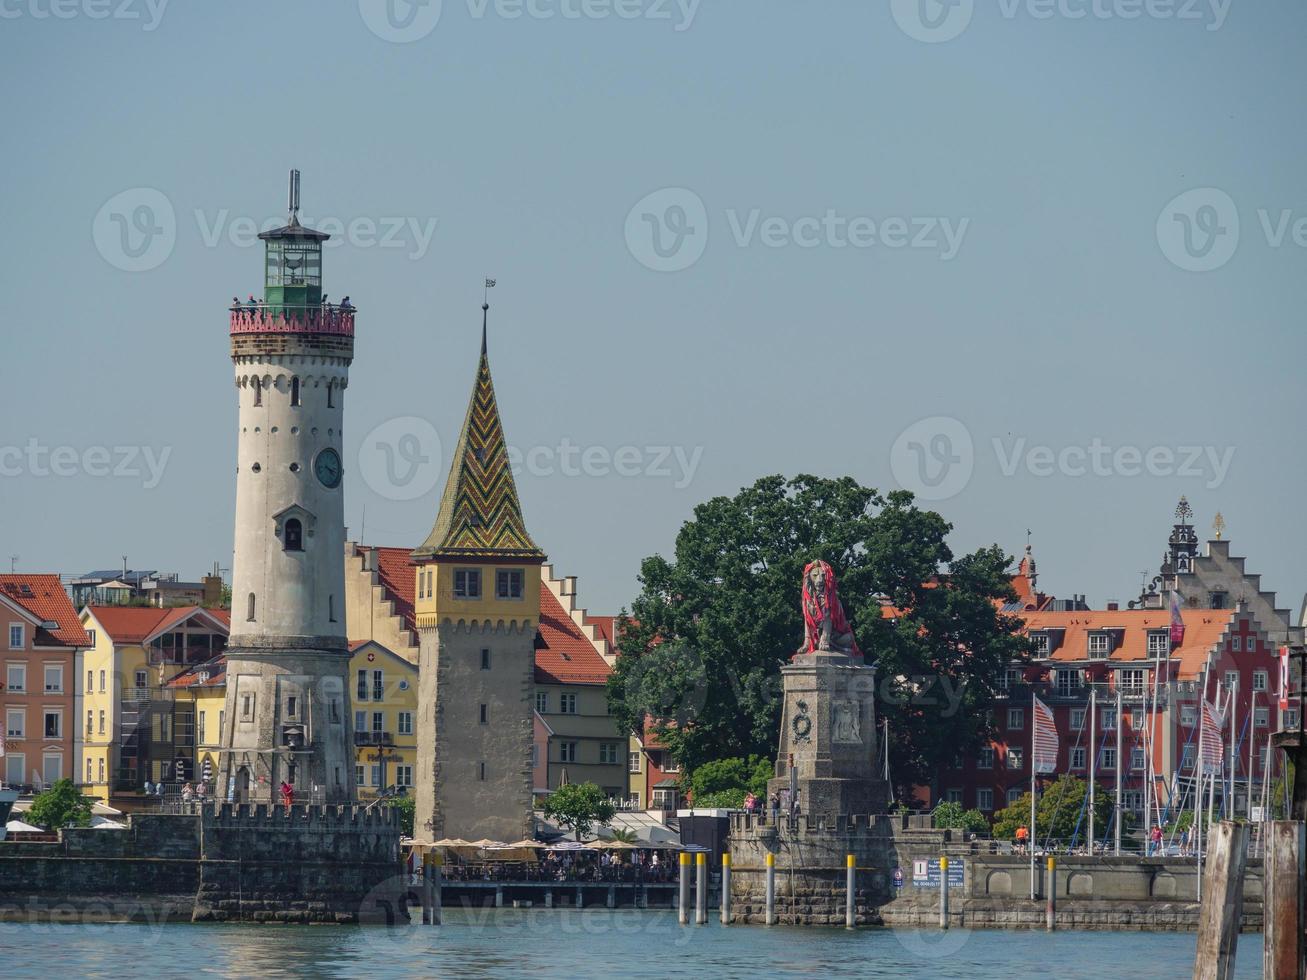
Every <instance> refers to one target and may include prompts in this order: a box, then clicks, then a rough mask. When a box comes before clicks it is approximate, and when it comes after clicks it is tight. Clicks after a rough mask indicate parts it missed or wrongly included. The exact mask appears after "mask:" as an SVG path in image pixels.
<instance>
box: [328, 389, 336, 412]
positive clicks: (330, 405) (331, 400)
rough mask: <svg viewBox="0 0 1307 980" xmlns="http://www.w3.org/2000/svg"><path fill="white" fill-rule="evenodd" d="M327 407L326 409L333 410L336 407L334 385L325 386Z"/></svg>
mask: <svg viewBox="0 0 1307 980" xmlns="http://www.w3.org/2000/svg"><path fill="white" fill-rule="evenodd" d="M327 407H328V408H335V407H336V386H335V385H327Z"/></svg>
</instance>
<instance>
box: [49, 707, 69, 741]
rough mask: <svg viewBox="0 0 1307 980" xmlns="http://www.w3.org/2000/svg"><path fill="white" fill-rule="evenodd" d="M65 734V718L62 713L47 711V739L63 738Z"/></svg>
mask: <svg viewBox="0 0 1307 980" xmlns="http://www.w3.org/2000/svg"><path fill="white" fill-rule="evenodd" d="M63 732H64V716H63V712H60V711H47V712H46V713H45V737H46V738H62V737H63Z"/></svg>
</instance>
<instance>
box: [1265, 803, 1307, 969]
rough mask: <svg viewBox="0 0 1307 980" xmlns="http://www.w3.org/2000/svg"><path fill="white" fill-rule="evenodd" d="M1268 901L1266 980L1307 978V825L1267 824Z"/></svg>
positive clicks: (1266, 895) (1274, 822) (1289, 821)
mask: <svg viewBox="0 0 1307 980" xmlns="http://www.w3.org/2000/svg"><path fill="white" fill-rule="evenodd" d="M1268 830H1269V833H1268V835H1267V841H1266V873H1265V882H1266V884H1265V888H1266V892H1265V898H1264V900H1263V902H1262V910H1263V911H1262V914H1263V916H1265V920H1266V940H1265V946H1264V952H1263V954H1262V977H1263V980H1285V978H1291V980H1292V978H1295V977H1296V978H1297V980H1303V977H1305V976H1307V963H1304V959H1305V958H1307V948H1305V947H1307V941H1304V930H1305V929H1307V920H1305V918H1304V911H1305V910H1304V899H1305V898H1307V884H1304V882H1305V881H1307V824H1304V823H1300V822H1298V821H1296V820H1275V821H1272V822H1271V823H1270V824H1269V825H1268Z"/></svg>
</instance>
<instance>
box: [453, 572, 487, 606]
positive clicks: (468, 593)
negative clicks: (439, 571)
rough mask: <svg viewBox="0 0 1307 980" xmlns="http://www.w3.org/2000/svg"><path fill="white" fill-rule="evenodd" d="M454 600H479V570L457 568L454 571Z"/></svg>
mask: <svg viewBox="0 0 1307 980" xmlns="http://www.w3.org/2000/svg"><path fill="white" fill-rule="evenodd" d="M454 598H455V599H480V598H481V569H479V568H458V569H455V570H454Z"/></svg>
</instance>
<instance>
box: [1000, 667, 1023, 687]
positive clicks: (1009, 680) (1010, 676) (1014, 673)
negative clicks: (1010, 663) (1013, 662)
mask: <svg viewBox="0 0 1307 980" xmlns="http://www.w3.org/2000/svg"><path fill="white" fill-rule="evenodd" d="M1021 680H1022V675H1021V668H1020V667H1009V668H1008V669H1007V670H1005V671H1004V672H1003V690H1005V691H1010V690H1012V688H1014V687H1016V686H1017V685H1019V684H1020V683H1021Z"/></svg>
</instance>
